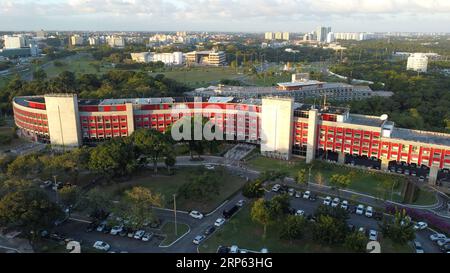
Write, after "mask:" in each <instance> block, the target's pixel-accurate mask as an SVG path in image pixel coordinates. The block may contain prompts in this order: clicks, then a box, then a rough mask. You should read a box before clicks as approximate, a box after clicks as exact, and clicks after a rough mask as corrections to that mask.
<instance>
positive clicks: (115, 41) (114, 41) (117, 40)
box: [106, 35, 125, 47]
mask: <svg viewBox="0 0 450 273" xmlns="http://www.w3.org/2000/svg"><path fill="white" fill-rule="evenodd" d="M106 42H107V43H108V45H109V46H110V47H125V39H124V38H123V37H120V36H114V35H113V36H109V37H107V38H106Z"/></svg>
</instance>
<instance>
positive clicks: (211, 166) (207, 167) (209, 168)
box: [205, 165, 215, 170]
mask: <svg viewBox="0 0 450 273" xmlns="http://www.w3.org/2000/svg"><path fill="white" fill-rule="evenodd" d="M205 168H206V169H208V170H214V169H215V167H214V166H213V165H205Z"/></svg>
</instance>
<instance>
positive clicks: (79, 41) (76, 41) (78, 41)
mask: <svg viewBox="0 0 450 273" xmlns="http://www.w3.org/2000/svg"><path fill="white" fill-rule="evenodd" d="M70 44H71V45H73V46H81V45H83V44H84V38H83V37H81V36H80V35H78V34H75V35H72V36H71V37H70Z"/></svg>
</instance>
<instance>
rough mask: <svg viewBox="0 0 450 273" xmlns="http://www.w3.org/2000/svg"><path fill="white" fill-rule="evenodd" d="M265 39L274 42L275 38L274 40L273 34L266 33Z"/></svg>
mask: <svg viewBox="0 0 450 273" xmlns="http://www.w3.org/2000/svg"><path fill="white" fill-rule="evenodd" d="M264 38H265V39H266V40H273V38H274V36H273V32H266V33H265V34H264Z"/></svg>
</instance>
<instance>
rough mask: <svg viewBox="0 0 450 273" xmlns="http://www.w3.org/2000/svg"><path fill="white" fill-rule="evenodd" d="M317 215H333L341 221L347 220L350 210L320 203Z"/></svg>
mask: <svg viewBox="0 0 450 273" xmlns="http://www.w3.org/2000/svg"><path fill="white" fill-rule="evenodd" d="M314 214H315V215H316V217H318V216H321V215H324V216H330V217H333V218H335V219H337V220H339V221H342V222H345V221H346V220H347V219H348V218H349V215H348V211H346V210H345V209H342V208H340V207H335V208H333V207H331V206H325V205H320V206H319V207H317V209H316V211H315V213H314Z"/></svg>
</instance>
